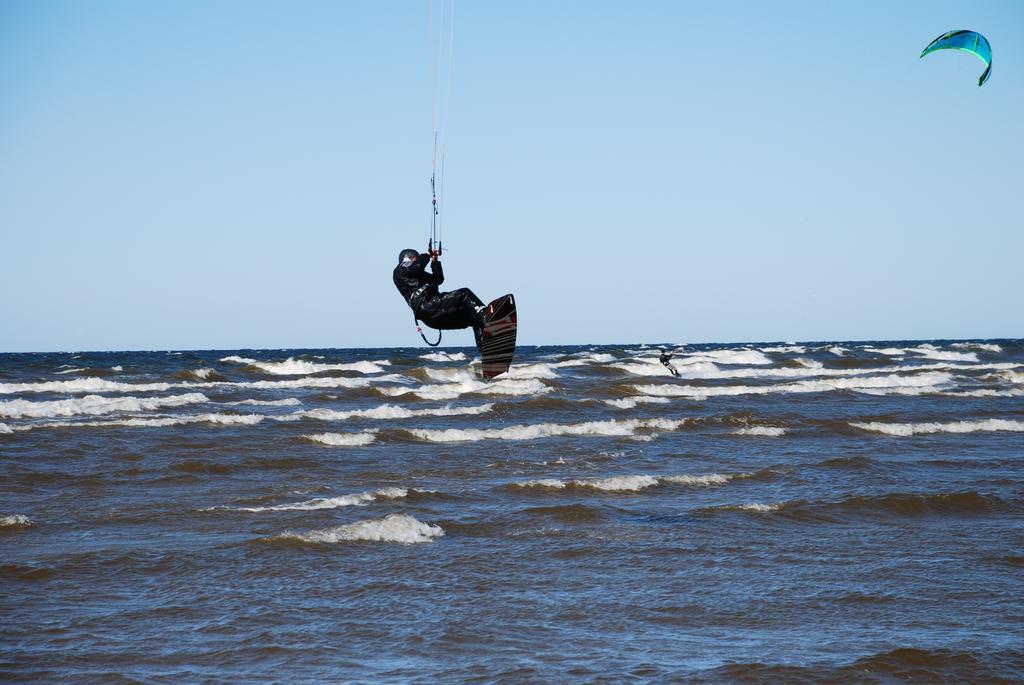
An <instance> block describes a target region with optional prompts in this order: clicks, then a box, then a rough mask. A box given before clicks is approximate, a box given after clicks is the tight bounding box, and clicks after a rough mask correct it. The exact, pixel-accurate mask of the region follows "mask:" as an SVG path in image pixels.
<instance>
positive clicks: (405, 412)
mask: <svg viewBox="0 0 1024 685" xmlns="http://www.w3.org/2000/svg"><path fill="white" fill-rule="evenodd" d="M493 408H494V403H487V404H479V405H476V406H472V407H451V406H445V407H433V408H429V409H408V408H406V407H400V406H398V405H394V404H382V405H380V406H378V407H373V408H371V409H352V410H349V411H337V410H335V409H310V410H307V411H299V412H294V413H292V414H288V415H286V416H275V417H274V418H275V419H276V420H278V421H298V420H299V419H304V418H305V419H317V420H319V421H346V420H348V419H355V418H359V419H384V420H387V419H409V418H413V417H415V416H475V415H478V414H486V413H487V412H489V411H491V409H493Z"/></svg>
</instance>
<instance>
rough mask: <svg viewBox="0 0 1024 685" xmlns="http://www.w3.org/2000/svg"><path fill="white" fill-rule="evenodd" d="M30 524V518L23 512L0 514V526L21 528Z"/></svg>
mask: <svg viewBox="0 0 1024 685" xmlns="http://www.w3.org/2000/svg"><path fill="white" fill-rule="evenodd" d="M31 525H32V520H31V519H29V517H28V516H25V515H24V514H10V515H8V516H0V528H23V527H27V526H31Z"/></svg>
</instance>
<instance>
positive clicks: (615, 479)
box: [508, 473, 739, 492]
mask: <svg viewBox="0 0 1024 685" xmlns="http://www.w3.org/2000/svg"><path fill="white" fill-rule="evenodd" d="M737 477H739V476H738V475H737V474H721V473H709V474H705V475H700V476H686V475H680V476H647V475H632V476H611V477H608V478H579V479H574V480H559V479H557V478H540V479H537V480H527V481H523V482H520V483H510V484H509V486H508V487H510V488H526V489H533V488H549V489H552V490H565V489H572V488H580V489H586V490H598V491H601V492H638V491H640V490H643V489H645V488H650V487H654V486H657V485H665V484H669V483H674V484H677V485H694V486H702V487H708V486H712V485H724V484H725V483H728V482H729V481H730V480H732V479H734V478H737Z"/></svg>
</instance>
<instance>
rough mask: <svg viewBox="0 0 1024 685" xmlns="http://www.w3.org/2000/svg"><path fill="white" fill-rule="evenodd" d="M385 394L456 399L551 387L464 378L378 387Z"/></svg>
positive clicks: (535, 391)
mask: <svg viewBox="0 0 1024 685" xmlns="http://www.w3.org/2000/svg"><path fill="white" fill-rule="evenodd" d="M375 390H376V391H377V392H379V393H381V394H383V395H388V396H390V397H399V396H402V395H416V396H417V397H420V398H422V399H425V400H454V399H457V398H459V397H460V396H462V395H470V394H478V395H542V394H544V393H547V392H551V388H549V387H548V386H546V385H544V383H542V382H541V381H539V380H511V379H510V380H501V381H491V382H489V383H484V382H482V381H478V380H470V379H467V380H462V381H459V382H456V383H438V384H428V385H421V386H419V387H416V388H409V387H379V386H378V387H376V388H375Z"/></svg>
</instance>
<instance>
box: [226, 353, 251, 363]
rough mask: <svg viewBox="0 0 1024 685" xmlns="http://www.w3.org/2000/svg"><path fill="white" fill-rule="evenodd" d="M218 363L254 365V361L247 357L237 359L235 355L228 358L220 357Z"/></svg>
mask: <svg viewBox="0 0 1024 685" xmlns="http://www.w3.org/2000/svg"><path fill="white" fill-rule="evenodd" d="M219 361H222V362H227V363H229V364H255V363H256V360H255V359H249V358H248V357H239V356H237V355H234V354H233V355H231V356H230V357H221V358H220V360H219Z"/></svg>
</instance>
